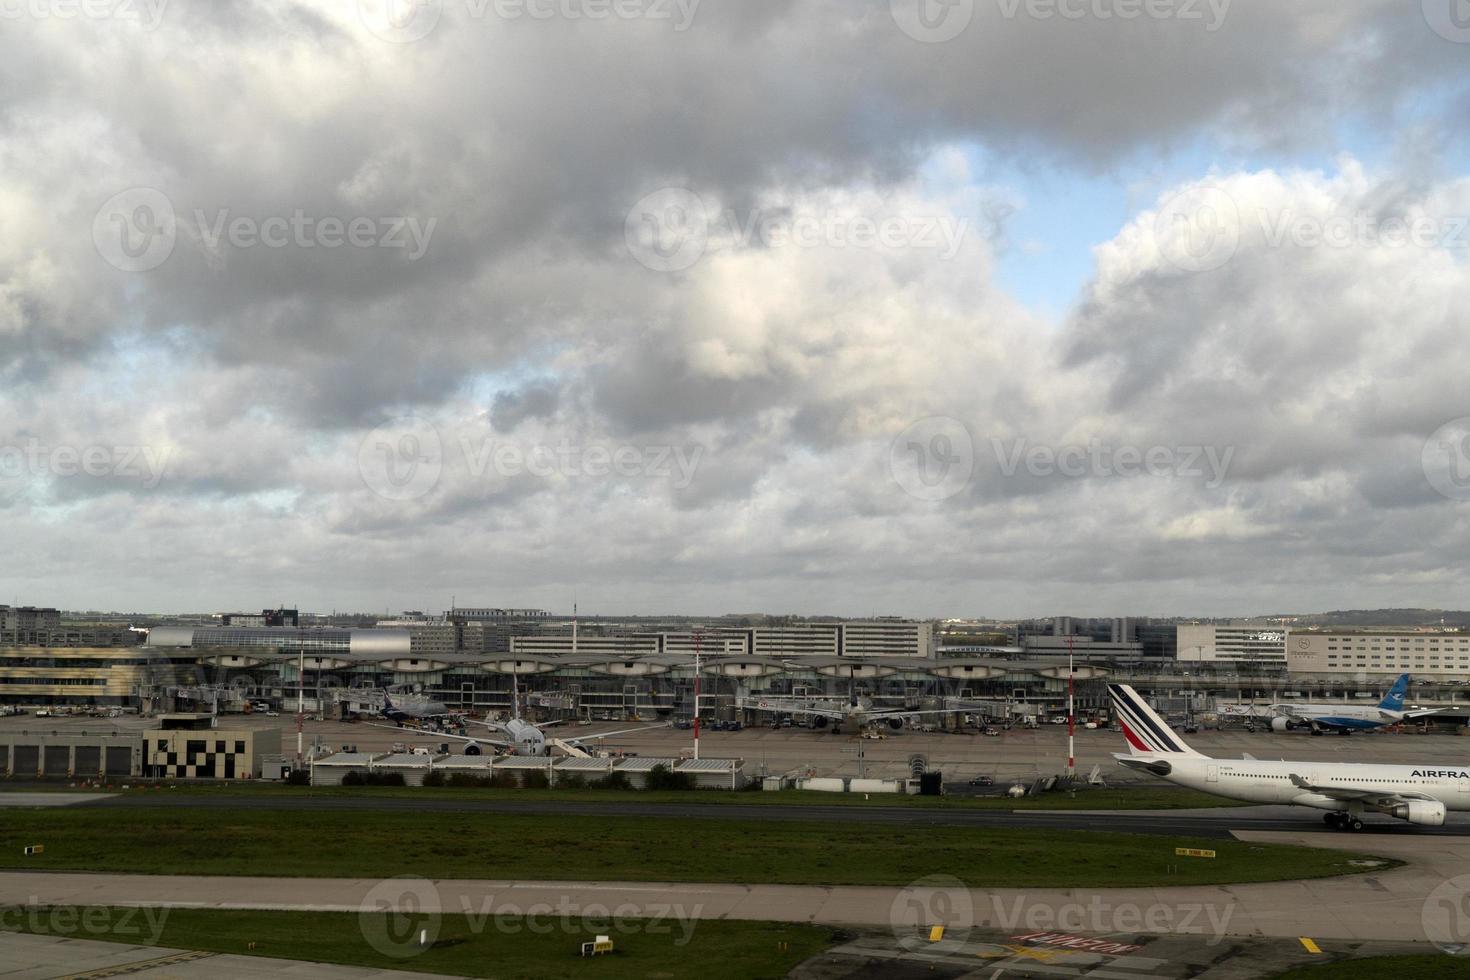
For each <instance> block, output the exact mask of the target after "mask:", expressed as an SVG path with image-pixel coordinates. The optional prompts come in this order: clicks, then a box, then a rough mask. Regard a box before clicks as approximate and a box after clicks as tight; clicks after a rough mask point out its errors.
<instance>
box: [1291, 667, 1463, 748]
mask: <svg viewBox="0 0 1470 980" xmlns="http://www.w3.org/2000/svg"><path fill="white" fill-rule="evenodd" d="M1408 690H1409V675H1408V674H1400V675H1399V679H1398V680H1396V681H1394V683H1393V687H1391V688H1389V689H1388V694H1387V695H1385V696H1384V698H1383V700H1382V701H1380V702H1378V704H1377V705H1368V704H1273V705H1271V711H1272V712H1273V713H1274V714H1275V715H1276V717H1274V718H1272V719H1271V728H1272V729H1273V730H1274V731H1278V732H1284V731H1287V730H1289V729H1291V728H1292V727H1294V726H1303V727H1307V728H1310V729H1311V730H1312V734H1313V735H1321V734H1322V730H1323V729H1324V728H1331V729H1335V730H1336V731H1339V732H1341V733H1342V734H1344V735H1348V734H1351V733H1352V732H1355V731H1366V730H1371V729H1374V728H1381V727H1383V726H1384V725H1397V724H1399V723H1400V722H1404V721H1412V720H1414V719H1415V718H1423V717H1426V716H1428V715H1433V714H1438V713H1439V710H1440V709H1439V708H1414V709H1411V710H1409V711H1405V710H1404V695H1405V694H1407V693H1408Z"/></svg>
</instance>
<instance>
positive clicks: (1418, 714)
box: [1401, 708, 1445, 721]
mask: <svg viewBox="0 0 1470 980" xmlns="http://www.w3.org/2000/svg"><path fill="white" fill-rule="evenodd" d="M1444 710H1445V709H1444V708H1415V709H1413V710H1412V711H1405V712H1403V714H1402V715H1401V717H1402V718H1403V720H1404V721H1413V720H1414V719H1415V718H1428V717H1429V716H1430V715H1437V714H1439V713H1440V712H1441V711H1444Z"/></svg>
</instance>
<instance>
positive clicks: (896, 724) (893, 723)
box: [888, 718, 903, 731]
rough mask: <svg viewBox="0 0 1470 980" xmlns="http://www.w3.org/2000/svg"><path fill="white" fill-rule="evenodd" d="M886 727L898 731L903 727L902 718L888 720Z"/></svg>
mask: <svg viewBox="0 0 1470 980" xmlns="http://www.w3.org/2000/svg"><path fill="white" fill-rule="evenodd" d="M888 727H889V728H891V729H893V730H894V731H898V730H899V729H900V728H902V727H903V719H902V718H889V719H888Z"/></svg>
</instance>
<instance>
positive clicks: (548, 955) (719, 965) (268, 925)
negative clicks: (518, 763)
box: [0, 909, 834, 980]
mask: <svg viewBox="0 0 1470 980" xmlns="http://www.w3.org/2000/svg"><path fill="white" fill-rule="evenodd" d="M59 911H61V913H62V915H61V916H58V917H56V918H55V919H53V917H52V915H51V914H50V913H51V912H52V910H51V909H38V910H35V911H34V914H32V910H30V909H25V910H16V909H10V910H7V914H0V928H4V929H10V930H12V931H23V932H35V933H44V934H64V935H75V936H79V938H86V939H108V938H115V939H117V940H118V941H123V942H129V943H138V942H140V940H148V941H150V942H151V944H153V945H158V946H163V947H171V948H175V949H198V950H207V951H210V952H216V953H238V954H243V955H257V956H273V957H281V958H284V959H300V960H313V961H316V962H320V963H340V964H345V965H348V966H361V967H374V968H379V969H387V970H393V969H397V970H416V971H420V972H426V973H448V974H454V975H457V976H470V977H499V978H518V980H562V978H568V980H570V978H581V977H597V978H598V980H633V978H638V980H642V978H645V977H675V976H688V975H689V974H690V972H691V964H698V968H697V969H698V974H699V976H700V977H701V978H702V980H726V978H728V980H743V978H747V977H783V976H785V975H786V974H787V973H788V972H790V970H791V969H792V968H793V967H794V966H796V964H798V963H800V962H801V961H802V960H804V959H807V958H808V957H810V956H813V955H815V954H817V953H819V952H820V951H822V950H823V949H825V948H827V947H828V946H829V945H831V944H832V942H833V941H834V934H833V932H832V931H831V930H829V929H824V928H818V927H814V926H801V925H785V924H782V923H772V922H726V921H718V920H710V921H700V922H698V923H689V924H688V927H687V928H686V927H684V926H681V925H680V924H678V923H673V922H659V923H650V922H648V921H643V920H620V921H619V923H618V926H620V927H621V928H619V927H618V926H612V925H610V924H608V923H607V922H598V921H595V920H594V921H583V920H581V919H580V918H578V919H573V920H571V921H569V922H567V923H565V924H564V923H563V922H562V921H561V920H558V919H555V918H551V917H546V918H542V919H537V920H534V921H533V922H531V923H530V925H531V926H534V928H535V929H536V931H532V929H531V928H528V923H527V921H526V920H525V919H522V918H508V917H500V916H492V917H485V916H479V915H476V916H473V917H471V916H463V915H450V916H444V917H443V918H442V919H441V920H440V922H439V926H438V933H437V938H436V939H435V941H434V943H433V945H432V946H430V947H429V948H427V949H424V950H422V951H418V950H416V949H414V947H413V944H412V937H413V936H415V935H416V934H417V933H418V930H419V928H420V926H423V925H427V924H429V922H430V920H429V919H427V918H419V917H412V916H404V917H400V918H398V919H397V921H395V922H391V923H390V921H389V920H388V918H387V917H386V916H384V915H368V916H365V917H362V918H359V916H357V915H354V914H350V913H327V912H308V913H302V912H242V911H229V912H221V911H213V910H196V909H159V910H153V911H154V914H155V915H162V916H164V917H163V918H162V921H161V923H160V928H159V930H158V931H157V937H156V938H154V937H153V922H155V921H157V920H156V919H155V920H151V921H146V922H145V921H144V920H143V919H142V917H141V916H140V915H139V914H137V913H136V910H123V909H113V910H100V909H90V910H87V914H88V915H89V916H91V917H92V919H93V921H97V922H100V921H102V919H101V914H102V913H103V912H106V914H107V922H108V924H109V925H110V926H111V927H112V928H113V929H114V930H115V932H114V933H111V934H109V933H103V934H99V933H97V932H94V931H92V930H90V929H89V930H87V931H86V932H85V933H78V932H77V931H76V927H75V925H74V924H75V923H77V922H79V921H82V920H81V919H80V917H79V910H76V909H70V910H67V909H62V910H59ZM133 930H138V931H140V932H142V933H143V936H141V937H140V936H139V934H138V932H134V931H133ZM599 931H601V932H602V933H604V934H609V935H611V936H612V937H613V941H614V943H615V949H614V952H613V953H612V954H610V955H607V956H599V957H597V958H595V959H582V958H581V957H580V956H579V951H580V944H581V943H582V942H583V941H585V940H590V939H591V938H592V937H593V936H594V935H596V934H597V932H599ZM370 937H371V939H372V940H374V941H370ZM400 939H402V940H407V942H404V943H402V944H401V945H400V944H398V942H397V941H398V940H400ZM252 942H253V943H255V944H256V948H255V949H254V950H253V951H252V950H250V949H249V948H248V944H249V943H252ZM375 942H376V946H375ZM782 944H785V946H784V948H783V945H782ZM377 947H382V948H383V949H385V950H387V951H388V952H384V951H380V949H379V948H377ZM392 952H397V954H398V955H390V953H392ZM407 954H411V955H407ZM205 962H206V963H207V962H208V961H205Z"/></svg>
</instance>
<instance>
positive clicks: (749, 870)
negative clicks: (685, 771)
mask: <svg viewBox="0 0 1470 980" xmlns="http://www.w3.org/2000/svg"><path fill="white" fill-rule="evenodd" d="M120 842H126V843H127V845H128V846H120ZM29 844H44V845H45V848H46V849H45V852H44V853H43V854H39V855H35V856H32V857H26V856H24V855H23V854H22V849H23V848H24V847H25V846H26V845H29ZM1175 847H1201V848H1208V849H1212V850H1214V851H1216V852H1217V854H1218V857H1216V858H1215V859H1213V860H1208V859H1187V858H1176V857H1175V856H1174V848H1175ZM1355 858H1361V856H1360V855H1355V854H1349V853H1344V852H1340V851H1327V850H1318V849H1314V848H1302V847H1292V846H1284V845H1255V844H1246V843H1243V842H1239V841H1233V840H1198V839H1187V838H1173V837H1160V836H1141V835H1128V834H1115V833H1094V832H1083V833H1077V832H1063V831H1048V830H1041V829H1029V828H1028V829H1015V830H1012V829H973V828H963V827H923V826H913V825H907V824H903V825H899V824H895V825H887V824H840V823H838V824H834V823H832V822H805V821H752V820H702V819H694V818H687V817H631V816H630V817H603V816H564V815H530V814H527V815H521V814H510V813H476V812H456V813H434V814H416V813H413V812H405V811H403V810H398V809H395V810H392V811H377V810H348V811H332V812H330V813H326V814H322V815H320V816H316V815H310V814H302V813H301V812H300V811H283V810H270V809H257V808H251V809H238V810H230V809H221V808H215V807H208V808H184V807H158V808H155V807H126V808H122V807H102V808H92V807H88V808H78V809H61V810H45V811H42V810H9V811H7V813H6V818H5V820H4V822H3V824H0V867H7V868H25V869H27V870H36V871H41V870H90V871H112V872H137V873H143V874H219V875H281V876H299V877H373V878H383V877H388V876H391V875H398V874H412V875H417V876H421V877H428V878H492V879H505V878H527V879H541V880H567V879H572V880H595V881H711V882H714V881H719V882H767V883H781V884H832V885H837V884H845V885H903V884H907V883H909V882H911V881H913V880H915V879H917V878H920V877H922V876H924V875H928V874H939V873H946V874H953V875H956V876H958V877H960V878H961V879H963V880H965V881H966V882H967V883H969V884H970V885H972V886H977V887H978V886H991V887H1007V886H1011V887H1018V886H1031V887H1038V888H1039V887H1087V886H1098V887H1102V886H1134V885H1153V884H1179V885H1189V884H1214V883H1228V882H1240V881H1271V880H1279V879H1288V878H1318V877H1324V876H1328V875H1335V874H1344V873H1350V872H1352V871H1354V870H1362V869H1361V868H1357V869H1355V868H1354V867H1353V866H1351V865H1350V864H1349V863H1348V862H1349V860H1351V859H1355ZM1171 867H1172V868H1175V869H1177V870H1173V871H1170V870H1168V869H1169V868H1171ZM1382 867H1384V866H1380V867H1379V870H1382Z"/></svg>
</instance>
